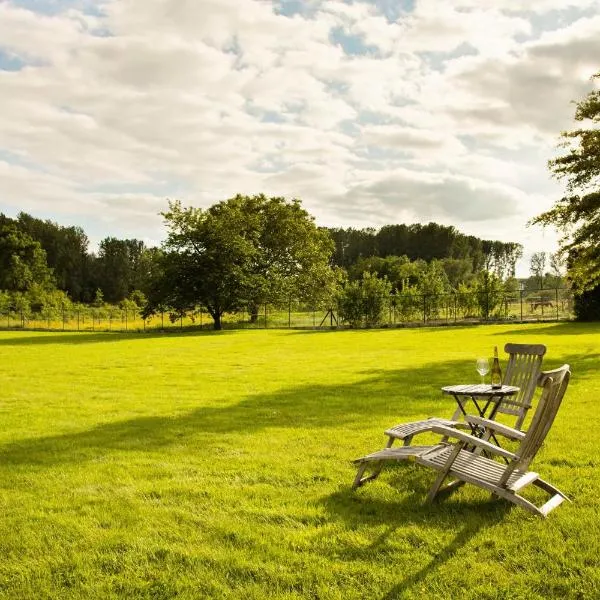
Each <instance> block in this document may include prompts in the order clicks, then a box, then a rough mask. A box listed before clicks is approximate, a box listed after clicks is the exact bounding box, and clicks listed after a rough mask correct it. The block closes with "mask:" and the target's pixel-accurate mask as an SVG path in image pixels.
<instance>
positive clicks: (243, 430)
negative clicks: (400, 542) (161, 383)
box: [0, 360, 471, 465]
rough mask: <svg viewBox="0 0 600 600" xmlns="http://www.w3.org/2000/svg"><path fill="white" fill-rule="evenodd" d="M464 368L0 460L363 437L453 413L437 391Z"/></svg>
mask: <svg viewBox="0 0 600 600" xmlns="http://www.w3.org/2000/svg"><path fill="white" fill-rule="evenodd" d="M464 368H465V363H464V361H460V360H453V361H448V362H445V363H432V364H430V365H424V366H423V367H421V368H420V369H413V368H406V369H396V370H394V371H380V370H367V371H363V373H362V375H363V376H364V378H363V379H362V380H361V381H359V382H356V383H351V384H346V385H343V384H337V383H336V384H331V385H329V384H326V385H315V384H308V385H302V386H301V385H298V386H295V387H292V388H287V389H284V390H280V391H277V392H275V393H269V394H260V393H259V394H253V395H250V396H247V397H244V398H242V399H240V401H239V402H237V403H236V404H227V405H222V404H216V405H214V406H203V407H201V408H197V409H195V410H192V411H190V412H187V413H183V414H180V415H176V416H172V415H169V416H142V417H136V418H133V419H128V420H124V421H117V422H111V423H105V424H100V425H97V426H96V427H93V428H91V429H89V430H85V431H79V432H74V433H64V434H58V435H54V436H48V437H43V438H30V439H24V440H20V441H15V442H13V443H10V444H8V445H4V446H3V447H0V460H2V461H3V462H5V463H13V464H14V463H33V464H42V465H43V464H47V465H50V464H53V463H62V462H71V461H78V460H83V459H85V457H86V456H88V457H90V458H91V457H93V456H94V455H95V454H97V453H105V452H106V451H110V450H116V451H122V450H132V451H133V450H155V449H159V448H163V447H166V446H169V445H174V444H178V443H181V442H182V440H185V439H186V438H195V437H198V436H204V437H205V440H206V443H207V447H209V446H210V443H211V440H214V443H215V444H219V443H220V444H222V439H223V436H236V435H248V434H252V433H254V432H257V431H261V430H265V429H269V428H298V427H300V428H308V429H322V428H332V427H333V428H337V427H349V428H352V427H354V428H355V429H356V430H357V431H360V432H364V431H367V432H368V431H369V426H368V422H369V420H373V421H377V419H381V418H382V416H385V417H389V419H390V420H391V421H394V420H396V419H402V414H403V413H404V414H411V413H414V412H415V411H418V412H421V411H428V412H427V414H429V413H431V414H439V413H440V412H442V413H447V414H448V415H450V414H452V412H453V410H454V405H453V403H452V401H451V399H449V398H448V397H447V396H443V395H442V394H441V392H440V387H442V386H443V385H447V384H448V383H452V382H455V381H456V380H457V378H458V379H460V375H459V374H460V373H461V371H462V370H463V369H464ZM467 368H468V370H469V371H470V370H471V369H470V368H469V367H467ZM151 401H152V399H151V398H149V399H148V402H151ZM365 428H366V429H365ZM377 434H379V435H377ZM373 438H374V443H376V444H377V443H379V442H381V441H382V440H383V439H384V438H383V435H382V433H381V432H380V431H377V433H375V432H374V435H373Z"/></svg>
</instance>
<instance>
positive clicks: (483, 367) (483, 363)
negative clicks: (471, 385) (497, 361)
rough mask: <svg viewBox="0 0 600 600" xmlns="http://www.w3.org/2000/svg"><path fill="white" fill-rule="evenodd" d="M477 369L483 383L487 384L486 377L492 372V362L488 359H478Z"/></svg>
mask: <svg viewBox="0 0 600 600" xmlns="http://www.w3.org/2000/svg"><path fill="white" fill-rule="evenodd" d="M475 368H476V369H477V372H478V373H479V374H480V375H481V383H482V384H483V383H485V379H484V378H485V376H486V375H487V374H488V373H489V372H490V361H489V360H488V359H487V358H478V359H477V362H476V366H475Z"/></svg>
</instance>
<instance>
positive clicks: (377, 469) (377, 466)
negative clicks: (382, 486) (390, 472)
mask: <svg viewBox="0 0 600 600" xmlns="http://www.w3.org/2000/svg"><path fill="white" fill-rule="evenodd" d="M369 464H371V465H373V466H372V471H371V474H370V475H366V476H365V477H363V473H364V472H365V471H366V469H367V467H368V466H369ZM382 469H383V461H381V460H380V461H378V462H376V463H368V462H364V463H361V464H360V465H359V467H358V472H357V473H356V477H355V478H354V483H353V484H352V489H353V490H355V489H356V488H359V487H360V486H361V485H364V484H365V483H367V481H372V480H373V479H377V477H379V474H380V473H381V470H382Z"/></svg>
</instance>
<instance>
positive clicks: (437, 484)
mask: <svg viewBox="0 0 600 600" xmlns="http://www.w3.org/2000/svg"><path fill="white" fill-rule="evenodd" d="M463 445H464V444H456V445H455V446H454V449H453V450H452V452H451V453H450V456H448V458H447V459H446V464H445V465H444V467H443V468H442V470H441V471H440V473H439V475H438V476H437V477H436V478H435V481H434V482H433V485H432V486H431V488H430V490H429V493H428V494H427V502H433V501H434V500H435V497H436V496H437V494H438V492H439V491H440V488H441V487H442V483H444V480H445V479H446V477H448V474H449V473H450V468H451V467H452V464H453V463H454V460H455V459H456V457H457V456H458V453H459V452H460V451H461V449H462V447H463ZM447 487H448V489H453V488H454V487H456V486H453V485H452V484H450V485H449V486H447Z"/></svg>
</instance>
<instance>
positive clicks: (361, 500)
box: [322, 463, 513, 600]
mask: <svg viewBox="0 0 600 600" xmlns="http://www.w3.org/2000/svg"><path fill="white" fill-rule="evenodd" d="M390 470H391V471H393V474H392V477H391V480H390V481H389V484H390V485H391V486H392V487H394V488H395V489H398V490H399V491H400V492H401V493H403V499H401V500H399V501H390V500H382V499H379V498H377V497H375V495H374V494H371V495H368V494H369V492H367V493H366V494H365V493H364V492H363V490H366V488H360V491H353V490H351V488H350V486H347V487H343V488H340V489H338V490H337V491H336V492H334V493H332V494H330V495H328V496H326V497H324V498H323V499H322V505H323V506H324V508H325V509H326V511H327V513H328V514H329V516H330V517H331V518H333V519H337V520H341V521H343V522H345V523H346V524H347V525H348V526H350V527H353V528H355V527H356V526H357V523H360V524H361V526H363V527H380V526H381V525H387V528H386V529H385V531H384V532H383V533H382V534H380V535H379V536H377V537H376V538H375V540H374V541H373V542H372V543H371V544H370V545H369V546H367V547H363V548H357V547H353V546H350V545H347V547H346V548H344V549H342V551H341V552H340V549H339V543H338V547H336V556H339V557H340V558H341V559H342V560H344V559H345V560H357V559H360V558H367V557H371V558H372V555H373V553H384V552H385V547H386V544H387V543H388V541H389V539H390V538H391V537H392V536H394V535H395V534H400V533H401V532H400V529H401V528H406V526H407V525H412V524H414V525H417V526H423V525H426V526H428V527H435V526H436V525H438V526H439V529H440V532H445V531H448V529H449V528H450V527H452V526H454V525H456V524H457V523H464V526H463V527H462V528H461V529H460V530H459V531H458V533H457V534H456V536H455V537H454V539H452V541H451V542H450V543H449V544H448V545H447V546H445V547H444V548H440V549H439V551H436V552H435V556H434V557H433V558H432V560H430V561H429V562H428V563H427V564H425V565H424V566H423V567H421V568H420V569H418V570H416V571H414V572H411V573H408V574H406V576H404V577H403V578H402V579H401V580H400V581H398V582H397V583H396V584H395V585H394V586H393V587H392V588H391V589H390V590H388V592H387V593H386V594H384V595H383V596H381V600H394V599H396V598H398V597H400V596H401V594H402V593H405V592H407V591H409V590H410V589H411V588H414V587H417V586H419V585H420V584H421V583H422V582H423V581H424V580H425V579H426V578H428V577H429V576H430V575H431V574H433V573H435V572H436V571H437V570H438V569H439V568H440V567H441V566H443V565H444V564H445V563H446V562H448V561H449V560H451V559H452V558H454V557H455V556H457V555H459V554H460V552H461V551H462V550H463V548H464V547H465V546H466V545H467V544H468V543H469V542H470V541H471V540H472V539H473V538H474V537H475V536H476V535H477V534H479V533H480V532H482V531H484V530H486V529H487V528H490V527H494V526H495V525H497V524H498V523H501V522H502V520H503V519H504V518H505V517H506V515H507V514H508V513H509V512H510V511H511V510H512V509H513V506H512V505H511V504H510V503H508V502H505V501H502V500H501V499H496V498H493V497H492V498H491V499H490V498H489V495H488V496H487V497H488V499H487V500H483V499H482V500H481V501H468V502H467V501H464V500H461V499H457V498H456V497H454V496H453V499H452V501H451V502H446V500H447V498H446V497H444V496H442V498H441V499H440V500H438V501H436V502H434V503H433V504H430V503H426V501H425V499H426V495H427V491H428V489H429V486H430V484H431V483H433V476H432V477H428V475H430V473H429V472H428V471H427V470H425V469H421V468H419V467H418V466H417V465H414V464H412V463H404V464H399V465H395V466H394V467H392V468H391V469H390ZM384 473H385V472H384ZM383 476H384V477H387V478H388V479H389V473H388V474H387V476H386V475H385V474H384V475H383ZM366 485H367V486H369V484H366ZM481 491H482V494H483V497H485V496H486V492H485V491H483V490H481ZM407 492H408V495H406V493H407ZM456 494H460V492H456Z"/></svg>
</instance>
